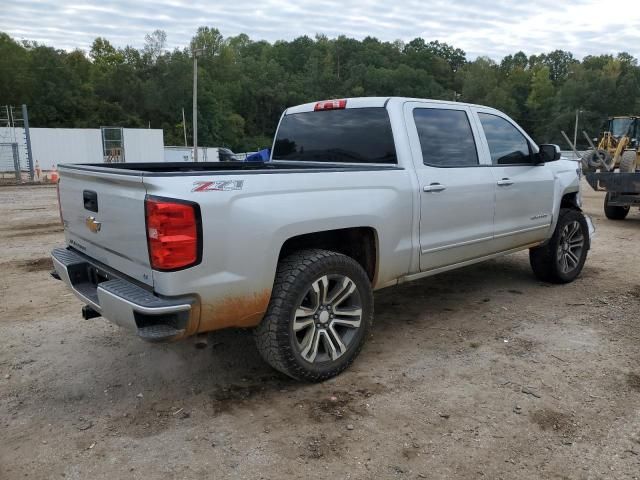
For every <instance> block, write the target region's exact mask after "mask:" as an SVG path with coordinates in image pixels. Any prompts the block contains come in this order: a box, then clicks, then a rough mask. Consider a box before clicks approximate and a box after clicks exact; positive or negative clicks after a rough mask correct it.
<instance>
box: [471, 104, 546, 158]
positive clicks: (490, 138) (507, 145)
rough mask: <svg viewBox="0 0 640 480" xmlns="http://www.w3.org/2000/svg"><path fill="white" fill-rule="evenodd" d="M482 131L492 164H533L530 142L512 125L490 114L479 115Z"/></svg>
mask: <svg viewBox="0 0 640 480" xmlns="http://www.w3.org/2000/svg"><path fill="white" fill-rule="evenodd" d="M478 116H479V117H480V123H482V129H483V130H484V134H485V136H486V137H487V143H488V144H489V152H490V153H491V163H493V164H494V165H514V164H522V163H532V161H533V157H532V155H531V150H530V148H529V142H528V141H527V139H526V138H525V137H524V135H522V133H520V131H519V130H518V129H517V128H516V127H514V126H513V125H512V124H511V123H509V122H508V121H506V120H505V119H504V118H502V117H498V116H496V115H491V114H489V113H478Z"/></svg>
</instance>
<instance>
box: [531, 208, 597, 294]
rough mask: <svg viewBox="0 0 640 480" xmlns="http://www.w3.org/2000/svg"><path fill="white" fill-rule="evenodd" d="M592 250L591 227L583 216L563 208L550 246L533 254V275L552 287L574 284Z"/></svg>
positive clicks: (575, 211) (537, 248) (542, 247)
mask: <svg viewBox="0 0 640 480" xmlns="http://www.w3.org/2000/svg"><path fill="white" fill-rule="evenodd" d="M588 250H589V226H588V225H587V221H586V219H585V218H584V215H583V214H582V212H580V211H578V210H573V209H568V208H563V209H561V210H560V217H559V218H558V224H557V225H556V230H555V232H553V236H552V237H551V239H550V240H549V242H548V243H547V244H546V245H543V246H541V247H536V248H532V249H530V250H529V262H530V263H531V268H532V269H533V273H534V274H535V275H536V277H538V278H539V279H540V280H542V281H545V282H552V283H569V282H572V281H573V280H574V279H575V278H576V277H577V276H578V275H579V274H580V272H581V271H582V267H583V266H584V262H585V260H586V259H587V251H588Z"/></svg>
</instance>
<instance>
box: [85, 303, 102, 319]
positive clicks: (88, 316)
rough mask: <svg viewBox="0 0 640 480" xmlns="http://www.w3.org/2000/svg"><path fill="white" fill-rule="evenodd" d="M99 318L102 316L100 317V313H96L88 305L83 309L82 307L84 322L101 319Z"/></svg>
mask: <svg viewBox="0 0 640 480" xmlns="http://www.w3.org/2000/svg"><path fill="white" fill-rule="evenodd" d="M101 316H102V315H100V313H98V312H96V311H95V310H94V309H93V308H91V307H90V306H89V305H85V306H84V307H82V318H84V319H85V320H90V319H92V318H96V317H101Z"/></svg>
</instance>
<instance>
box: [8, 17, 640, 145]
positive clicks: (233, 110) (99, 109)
mask: <svg viewBox="0 0 640 480" xmlns="http://www.w3.org/2000/svg"><path fill="white" fill-rule="evenodd" d="M166 40H167V37H166V34H165V33H164V32H163V31H161V30H156V31H155V32H153V33H152V34H149V35H146V37H145V44H144V47H143V48H142V49H136V48H133V47H131V46H127V47H124V48H116V47H114V46H113V45H112V44H111V43H110V42H109V41H108V40H107V39H105V38H96V39H95V40H94V42H93V44H92V46H91V49H90V50H89V51H88V52H84V51H82V50H73V51H65V50H61V49H56V48H54V47H50V46H46V45H42V44H38V43H36V42H31V41H25V40H22V41H17V40H15V39H13V38H11V37H10V36H9V35H7V34H6V33H2V32H0V104H13V105H19V104H22V103H26V104H27V105H28V106H29V112H30V122H31V125H32V126H35V127H76V128H96V127H98V126H107V125H108V126H122V127H142V128H146V127H148V126H150V127H151V128H162V129H163V130H164V138H165V144H166V145H181V144H183V143H184V137H183V124H182V109H183V108H184V109H185V112H186V119H187V121H186V123H187V125H186V127H187V131H188V137H189V142H190V141H191V140H190V139H191V133H192V132H191V128H190V127H191V102H192V78H193V77H192V75H193V60H192V51H193V49H199V51H200V57H199V60H198V61H199V67H198V106H199V110H198V138H199V144H200V145H205V146H226V147H230V148H232V149H234V150H236V151H247V150H255V149H257V148H262V147H265V146H269V145H270V144H271V138H272V136H273V134H274V131H275V128H276V126H277V123H278V120H279V117H280V114H281V113H282V111H283V110H284V109H285V108H286V107H287V106H291V105H296V104H300V103H305V102H309V101H314V100H322V99H330V98H342V97H354V96H392V95H397V96H408V97H418V98H432V99H441V100H457V101H463V102H471V103H478V104H482V105H489V106H492V107H495V108H498V109H500V110H503V111H505V112H506V113H508V114H509V115H510V116H511V117H513V118H514V119H515V120H516V121H517V122H518V123H519V124H520V125H522V127H523V128H525V129H526V130H527V131H529V132H530V133H531V134H532V136H533V137H534V139H535V140H536V141H538V142H540V143H543V142H544V143H548V142H549V143H558V144H561V145H563V148H567V145H566V143H565V142H564V141H563V140H562V137H561V135H560V131H561V130H565V131H567V132H573V127H574V121H575V114H576V110H580V111H581V113H580V130H582V129H586V130H587V131H588V132H589V133H590V135H591V136H595V135H596V134H597V133H598V131H600V130H601V129H602V125H603V122H604V120H605V119H606V117H607V116H610V115H626V114H640V67H638V64H637V60H636V59H635V58H634V57H632V56H631V55H630V54H628V53H625V52H622V53H618V54H617V55H589V56H587V57H585V58H583V59H582V60H581V61H580V60H578V59H576V58H575V57H574V56H573V55H572V54H571V53H570V52H567V51H563V50H555V51H553V52H549V53H543V54H540V55H529V56H528V55H526V54H525V53H523V52H517V53H515V54H512V55H508V56H506V57H504V58H503V59H502V60H501V61H500V62H496V61H494V60H492V59H490V58H488V57H479V58H477V59H475V60H469V59H468V58H467V56H466V54H465V52H464V51H463V50H461V49H459V48H455V47H453V46H451V45H448V44H446V43H441V42H439V41H437V40H434V41H430V42H427V41H425V40H424V39H422V38H416V39H414V40H411V41H410V42H407V43H405V42H402V41H399V40H398V41H395V42H383V41H380V40H378V39H376V38H373V37H366V38H364V39H363V40H356V39H353V38H348V37H346V36H340V37H338V38H334V39H330V38H327V37H326V36H324V35H316V36H315V37H314V38H311V37H309V36H303V37H299V38H296V39H294V40H292V41H276V42H274V43H269V42H267V41H254V40H251V38H249V36H247V35H245V34H240V35H237V36H232V37H226V38H225V37H223V36H222V35H221V34H220V32H219V31H218V30H217V29H215V28H209V27H200V28H199V29H198V30H197V32H196V34H195V35H194V36H193V38H192V40H191V44H190V45H189V46H188V47H185V48H182V49H174V50H172V51H169V50H168V49H167V48H166ZM580 137H581V136H579V141H581V140H582V139H581V138H580ZM579 146H580V144H579Z"/></svg>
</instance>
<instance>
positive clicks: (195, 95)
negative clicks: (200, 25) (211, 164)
mask: <svg viewBox="0 0 640 480" xmlns="http://www.w3.org/2000/svg"><path fill="white" fill-rule="evenodd" d="M203 50H204V49H203V48H194V49H193V161H194V162H197V161H198V55H202V51H203Z"/></svg>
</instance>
